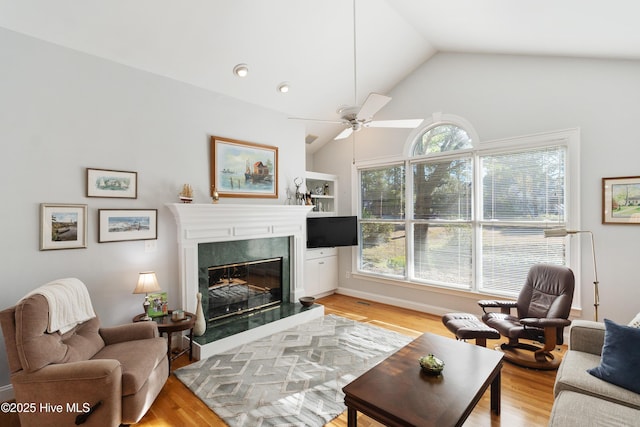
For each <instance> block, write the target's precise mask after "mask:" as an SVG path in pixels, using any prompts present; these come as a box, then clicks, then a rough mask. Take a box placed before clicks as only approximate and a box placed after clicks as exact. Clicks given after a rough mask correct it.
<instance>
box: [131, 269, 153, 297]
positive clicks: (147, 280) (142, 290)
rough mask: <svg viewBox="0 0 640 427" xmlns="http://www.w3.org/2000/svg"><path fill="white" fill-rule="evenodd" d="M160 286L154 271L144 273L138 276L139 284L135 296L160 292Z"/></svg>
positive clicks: (134, 291)
mask: <svg viewBox="0 0 640 427" xmlns="http://www.w3.org/2000/svg"><path fill="white" fill-rule="evenodd" d="M159 290H160V285H158V279H157V278H156V273H155V272H154V271H144V272H142V273H140V275H139V276H138V284H137V285H136V288H135V289H134V290H133V293H134V294H147V293H149V292H158V291H159Z"/></svg>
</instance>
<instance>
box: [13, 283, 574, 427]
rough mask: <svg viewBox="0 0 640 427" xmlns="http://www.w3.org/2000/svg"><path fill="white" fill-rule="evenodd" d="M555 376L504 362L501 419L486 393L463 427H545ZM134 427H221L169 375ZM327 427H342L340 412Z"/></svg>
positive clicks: (350, 314)
mask: <svg viewBox="0 0 640 427" xmlns="http://www.w3.org/2000/svg"><path fill="white" fill-rule="evenodd" d="M318 302H319V303H320V304H323V305H324V306H325V313H326V314H337V315H340V316H343V317H347V318H350V319H354V320H357V321H359V322H365V323H371V324H372V325H376V326H379V327H383V328H387V329H390V330H393V331H396V332H399V333H402V334H405V335H408V336H412V337H417V336H419V335H420V334H422V333H423V332H432V333H435V334H439V335H443V336H448V337H452V335H451V333H450V332H449V331H448V330H447V329H446V328H445V327H444V325H443V324H442V322H441V320H440V317H439V316H434V315H430V314H426V313H421V312H417V311H413V310H408V309H402V308H398V307H393V306H389V305H385V304H380V303H377V302H371V301H364V300H362V299H358V298H352V297H347V296H344V295H330V296H328V297H325V298H321V299H320V300H318ZM452 338H453V337H452ZM497 344H499V341H498V340H488V347H494V346H496V345H497ZM469 345H474V344H471V343H470V344H469ZM565 350H566V346H561V347H560V351H559V352H558V353H559V355H561V354H562V353H564V351H565ZM189 363H190V362H189V360H188V356H187V355H184V356H182V357H180V358H179V359H177V360H176V361H175V362H173V363H172V365H171V367H172V369H177V368H179V367H181V366H185V365H187V364H189ZM555 375H556V372H555V371H536V370H531V369H525V368H521V367H518V366H515V365H512V364H509V363H507V362H505V364H504V367H503V369H502V408H501V415H500V416H496V415H495V414H493V413H492V412H491V410H490V399H489V398H490V396H489V391H487V393H485V395H484V396H483V397H482V399H481V400H480V402H479V403H478V405H477V406H476V408H475V409H474V410H473V412H472V413H471V415H470V416H469V418H468V419H467V421H466V422H465V424H464V426H465V427H486V426H491V427H495V426H503V427H513V426H546V425H547V422H548V420H549V414H550V412H551V406H552V405H553V383H554V380H555ZM5 422H6V423H7V424H5ZM0 425H2V426H5V425H6V426H8V427H14V426H19V424H18V423H17V422H16V421H15V420H7V419H3V418H2V414H0ZM358 425H359V426H361V427H379V426H381V424H379V423H377V422H376V421H374V420H371V419H369V418H367V417H366V416H364V415H362V414H360V415H359V416H358ZM136 426H137V427H173V426H226V424H225V423H224V422H223V421H222V420H221V419H220V418H219V417H218V416H217V415H215V413H213V412H212V411H211V410H210V409H209V408H208V407H207V406H206V405H205V404H204V403H203V402H202V401H201V400H200V399H198V398H197V397H196V396H195V395H194V394H193V393H192V392H191V391H190V390H189V389H188V388H187V387H185V386H184V385H183V384H182V383H181V382H180V381H179V380H178V379H177V378H176V377H175V376H173V375H171V376H170V377H169V379H168V380H167V383H166V385H165V386H164V388H163V390H162V392H161V393H160V395H159V396H158V398H157V399H156V401H155V402H154V403H153V405H152V406H151V409H150V410H149V412H148V413H147V414H146V415H145V416H144V417H143V418H142V420H141V421H140V422H139V423H138V424H136ZM327 426H328V427H346V426H347V417H346V411H345V413H343V414H342V415H340V416H339V417H338V418H336V419H335V420H333V421H332V422H330V423H329V424H327Z"/></svg>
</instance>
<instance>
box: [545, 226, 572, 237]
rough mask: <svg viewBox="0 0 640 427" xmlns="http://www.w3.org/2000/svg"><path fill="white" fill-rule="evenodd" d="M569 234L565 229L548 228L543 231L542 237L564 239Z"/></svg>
mask: <svg viewBox="0 0 640 427" xmlns="http://www.w3.org/2000/svg"><path fill="white" fill-rule="evenodd" d="M567 234H572V233H570V232H569V231H568V230H567V229H566V228H548V229H546V230H544V237H564V236H566V235H567Z"/></svg>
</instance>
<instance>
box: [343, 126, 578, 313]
mask: <svg viewBox="0 0 640 427" xmlns="http://www.w3.org/2000/svg"><path fill="white" fill-rule="evenodd" d="M442 124H453V125H456V126H459V127H461V128H463V129H464V130H465V131H467V133H468V134H469V136H470V138H471V140H472V144H473V148H470V149H463V150H458V151H447V152H442V153H431V154H426V155H421V156H413V155H412V153H413V146H414V145H415V142H416V141H417V138H418V137H420V136H421V135H422V134H423V133H424V132H426V131H428V130H429V129H431V128H433V127H436V126H439V125H442ZM550 146H564V147H566V159H565V222H564V223H562V224H559V225H555V226H554V224H556V223H555V222H551V221H549V222H548V224H549V228H555V227H558V226H563V225H564V226H566V228H567V229H572V230H580V229H581V228H580V179H579V178H580V163H579V159H580V150H579V148H580V130H579V129H578V128H571V129H565V130H560V131H549V132H541V133H536V134H530V135H525V136H518V137H512V138H502V139H495V140H489V141H481V140H479V138H478V137H477V133H476V132H475V130H474V129H473V127H471V125H470V124H469V123H468V122H467V121H466V120H464V119H461V118H458V117H455V116H444V115H437V114H434V116H433V120H430V121H425V123H424V125H423V126H421V127H420V128H418V129H415V130H414V131H413V132H412V133H411V135H410V136H409V137H408V139H407V141H406V142H405V146H404V151H403V154H402V155H401V156H394V157H388V158H386V159H370V160H361V161H357V162H355V163H353V164H352V182H353V183H354V184H355V186H354V191H353V192H352V199H353V205H352V206H354V210H353V211H354V215H357V216H358V218H359V219H361V218H362V212H361V200H360V188H361V182H360V171H361V170H363V169H372V168H381V167H385V166H394V165H398V164H403V165H404V167H405V180H406V181H405V189H406V190H407V191H406V192H405V219H404V220H394V221H392V222H398V221H400V222H402V221H404V223H405V232H406V237H405V239H406V243H405V256H406V269H405V270H406V271H405V276H404V277H403V278H400V277H395V276H394V277H390V276H385V275H381V274H374V273H371V272H367V271H364V270H362V269H361V266H360V261H361V259H362V258H361V250H362V247H361V245H359V246H357V247H355V248H354V249H353V250H352V266H353V268H352V271H351V273H350V275H351V276H352V277H354V278H358V279H364V280H369V281H376V282H382V283H385V284H391V285H397V286H403V287H409V288H414V289H426V290H429V291H435V292H441V293H447V294H458V295H468V296H472V297H474V298H477V297H478V296H479V295H487V296H498V297H506V298H515V297H517V296H514V295H509V294H502V293H500V292H498V291H487V290H481V289H479V284H478V281H477V276H478V274H481V268H482V267H481V264H482V263H481V260H480V259H479V258H478V257H479V256H480V255H479V254H478V251H479V249H478V246H479V244H480V242H481V238H480V234H479V233H482V227H481V224H482V223H486V221H483V220H482V217H481V212H480V209H481V203H479V202H478V201H479V200H481V199H480V197H481V192H482V189H481V188H480V185H479V183H480V182H481V176H480V175H481V173H482V171H481V168H480V167H479V158H480V156H486V155H495V154H508V153H516V152H521V151H531V150H536V149H539V148H544V147H550ZM463 155H471V157H472V162H473V169H474V170H473V184H472V186H473V190H472V191H473V197H472V220H471V221H470V223H471V226H472V249H471V250H472V277H471V282H472V283H471V287H470V288H466V287H464V286H463V287H457V286H451V285H443V284H439V283H433V282H430V281H428V280H416V279H415V278H414V276H415V274H414V261H415V260H414V257H413V250H414V247H413V245H414V243H413V240H414V239H413V236H414V234H413V231H414V226H415V224H416V221H415V219H414V206H413V189H414V187H413V164H415V163H419V162H420V161H424V160H425V159H429V160H430V161H432V160H434V159H438V160H447V159H453V158H460V157H463ZM447 222H448V221H444V223H447ZM465 222H466V221H465ZM501 224H505V225H506V222H502V223H501ZM582 235H583V233H580V234H576V235H570V236H567V237H564V238H563V239H565V240H564V244H565V250H566V256H565V259H566V265H567V266H568V267H569V268H571V269H572V270H573V272H574V275H575V278H576V288H575V291H574V309H576V310H580V301H581V295H580V294H581V292H580V288H581V286H580V283H581V279H580V277H581V255H580V252H581V251H580V249H581V246H582V240H581V239H582V237H581V236H582ZM586 243H588V242H586ZM479 264H480V266H479Z"/></svg>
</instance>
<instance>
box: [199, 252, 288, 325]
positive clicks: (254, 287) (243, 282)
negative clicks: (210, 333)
mask: <svg viewBox="0 0 640 427" xmlns="http://www.w3.org/2000/svg"><path fill="white" fill-rule="evenodd" d="M208 270H209V292H208V293H209V304H208V310H207V314H208V318H209V320H214V319H220V318H223V317H229V316H233V315H238V314H242V313H246V312H248V311H253V310H258V309H262V308H265V307H269V306H272V305H278V304H280V302H281V301H282V258H271V259H264V260H257V261H249V262H241V263H235V264H226V265H219V266H213V267H209V268H208Z"/></svg>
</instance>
